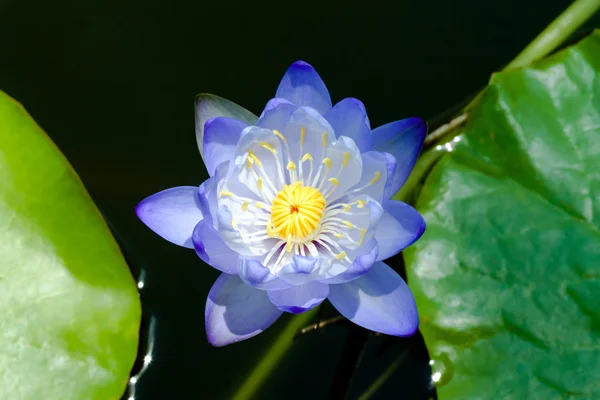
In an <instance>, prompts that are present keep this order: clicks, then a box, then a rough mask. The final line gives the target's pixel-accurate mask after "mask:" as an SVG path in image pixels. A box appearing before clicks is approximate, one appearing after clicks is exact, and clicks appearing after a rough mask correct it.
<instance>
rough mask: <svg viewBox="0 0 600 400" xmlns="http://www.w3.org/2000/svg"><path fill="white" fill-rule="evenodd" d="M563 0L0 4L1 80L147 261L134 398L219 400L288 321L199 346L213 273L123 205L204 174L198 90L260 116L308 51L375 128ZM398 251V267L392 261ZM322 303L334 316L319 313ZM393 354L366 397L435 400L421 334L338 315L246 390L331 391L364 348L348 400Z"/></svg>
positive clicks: (446, 97)
mask: <svg viewBox="0 0 600 400" xmlns="http://www.w3.org/2000/svg"><path fill="white" fill-rule="evenodd" d="M373 4H374V3H373ZM569 4H570V1H568V0H561V1H549V0H529V1H523V0H520V1H504V2H496V3H494V4H493V5H492V3H488V2H483V1H480V0H468V1H458V2H456V1H455V2H449V1H446V0H423V1H418V2H417V1H412V2H408V1H398V2H393V5H389V6H387V7H381V8H377V9H374V8H369V7H368V6H369V5H370V3H364V4H362V7H364V8H355V7H350V6H349V5H346V6H337V7H333V5H328V4H327V3H325V2H321V4H320V6H321V7H325V8H315V6H314V5H308V4H304V3H283V2H279V3H277V4H276V5H275V3H274V4H273V8H275V9H282V10H284V9H285V10H287V12H288V14H289V13H291V14H296V15H302V16H303V17H297V18H275V17H270V18H265V17H262V18H253V17H249V16H245V17H239V16H233V15H230V14H229V12H230V11H231V10H232V9H234V8H235V5H233V4H231V3H228V4H227V6H228V11H224V10H212V9H208V8H207V6H206V4H205V2H201V1H193V2H192V1H190V2H173V3H170V2H159V1H156V0H149V1H144V2H141V1H125V2H121V1H104V2H94V1H89V0H80V1H61V0H59V1H52V2H49V1H38V2H31V1H24V0H12V1H6V0H0V49H1V54H0V89H1V90H4V91H6V92H7V93H8V94H10V95H11V96H13V97H14V98H16V99H17V100H19V101H20V102H21V103H23V104H24V106H25V107H26V108H27V109H28V110H29V112H30V113H31V114H32V115H33V117H34V118H35V119H36V120H37V121H38V123H39V124H40V125H41V126H42V127H43V128H44V129H45V130H46V131H47V132H48V134H49V135H50V136H51V137H52V139H53V140H54V141H55V142H56V143H57V144H58V146H59V147H60V148H61V150H62V151H63V152H64V153H65V155H66V156H67V158H68V159H69V160H70V161H71V163H72V164H73V166H74V167H75V169H76V170H77V172H78V173H79V175H80V176H81V178H82V180H83V182H84V183H85V185H86V187H87V188H88V190H89V191H90V192H91V194H92V196H93V198H94V200H95V201H96V202H97V204H98V206H99V207H100V208H101V210H102V211H103V213H104V214H105V216H106V217H107V219H108V220H109V221H110V223H111V225H112V227H113V229H114V230H115V232H116V233H117V234H118V235H119V237H120V238H121V241H122V244H123V245H124V248H125V251H126V253H127V256H128V259H129V260H130V262H131V264H132V268H133V270H134V272H135V273H136V274H137V273H139V271H141V270H143V271H144V273H145V276H144V277H143V281H144V287H143V289H142V301H143V305H144V311H145V314H146V319H147V321H146V322H147V323H148V322H149V321H150V319H151V318H150V316H152V319H153V321H154V329H153V334H154V342H153V343H154V348H153V349H152V350H153V361H152V363H151V364H150V365H149V368H147V370H146V371H145V373H144V375H143V376H142V377H141V378H140V381H139V383H138V385H137V393H136V399H142V400H148V399H196V398H201V399H226V398H228V396H229V395H231V393H233V392H234V391H235V389H236V388H237V387H238V385H239V384H240V383H241V382H242V381H243V379H244V377H245V376H246V375H247V374H248V372H249V371H250V370H251V369H252V368H253V365H254V364H255V363H256V361H257V360H258V358H259V357H260V356H261V354H263V352H264V351H265V349H267V348H268V347H269V345H270V344H271V343H272V342H273V340H275V338H276V337H277V334H278V331H279V329H280V328H281V327H282V326H284V323H283V321H280V322H278V323H277V324H276V325H275V326H273V327H272V328H271V329H269V330H268V331H267V332H265V333H263V334H261V335H260V336H258V337H257V338H255V339H252V340H249V341H246V342H242V343H239V344H235V345H232V346H229V347H225V348H218V349H217V348H212V347H210V346H209V345H208V344H207V342H206V339H205V334H204V321H203V314H204V301H205V298H206V295H207V293H208V290H209V289H210V286H211V285H212V282H213V281H214V279H215V278H216V277H217V276H218V273H217V272H216V271H214V270H212V269H211V268H210V267H208V266H206V265H204V264H202V262H201V261H200V260H198V258H197V257H196V255H195V254H194V253H193V252H192V251H189V250H185V249H181V248H178V247H176V246H174V245H171V244H169V243H167V242H166V241H163V240H162V239H160V238H159V237H158V236H156V235H154V234H153V233H151V232H150V231H149V230H148V229H147V228H145V227H144V226H143V225H142V224H141V223H140V222H139V221H138V220H137V219H136V217H135V215H134V212H133V210H134V207H135V205H136V204H137V202H138V201H139V200H141V199H142V198H144V197H146V196H148V195H149V194H152V193H154V192H157V191H159V190H161V189H164V188H167V187H172V186H178V185H195V184H199V183H201V182H202V181H203V180H204V179H205V178H206V171H205V169H204V166H203V164H202V161H201V159H200V156H199V154H198V150H197V147H196V142H195V137H194V113H193V99H194V95H195V94H197V93H200V92H209V93H215V94H218V95H220V96H223V97H226V98H228V99H231V100H233V101H235V102H236V103H238V104H241V105H244V106H245V107H246V108H248V109H250V110H252V111H254V112H255V113H259V112H260V111H261V109H262V107H263V105H264V104H265V103H266V101H267V100H268V99H270V98H271V97H272V96H273V95H274V92H275V89H276V86H277V84H278V82H279V79H280V78H281V76H282V74H283V72H284V71H285V69H286V68H287V66H288V65H289V64H290V63H291V62H293V61H295V60H297V59H303V60H305V61H308V62H310V63H311V64H313V65H314V66H315V67H316V68H317V70H318V71H319V72H320V74H321V76H322V77H323V78H324V80H325V82H326V84H327V85H328V87H329V89H330V92H331V93H332V98H333V100H334V102H335V101H338V100H340V99H342V98H344V97H348V96H352V97H358V98H360V99H361V100H363V102H364V103H365V105H366V107H367V111H368V112H369V117H370V119H371V123H372V125H373V126H378V125H381V124H383V123H386V122H390V121H393V120H396V119H400V118H405V117H409V116H415V115H418V116H422V117H425V118H430V117H433V116H435V115H436V114H438V113H440V112H442V111H443V110H445V109H447V108H448V107H450V106H452V105H453V104H455V103H456V102H457V101H460V100H461V99H463V98H464V97H466V96H468V95H470V94H472V93H473V92H475V91H476V90H478V89H479V88H480V87H482V86H483V85H485V83H486V82H487V80H488V78H489V75H490V73H491V72H492V71H495V70H498V69H499V68H501V66H502V65H503V64H505V63H507V62H508V61H509V60H510V59H511V58H512V57H514V56H515V55H516V54H517V53H518V52H519V51H520V50H521V49H522V48H523V47H524V46H525V45H526V44H527V43H528V42H529V41H530V40H531V39H532V38H533V37H534V36H535V35H536V34H537V33H538V32H540V31H541V30H542V29H543V28H544V27H545V26H546V25H547V24H548V23H549V22H550V21H551V20H552V19H553V18H554V17H555V16H557V15H558V14H559V13H560V12H561V11H562V10H563V9H564V8H565V7H567V6H568V5H569ZM245 7H248V6H247V5H246V6H245ZM326 7H329V9H327V8H326ZM250 13H251V10H244V14H246V15H250ZM254 13H257V14H258V13H260V12H259V11H258V10H256V11H254V12H252V14H254ZM263 15H274V12H273V10H270V11H268V14H265V13H263ZM599 22H600V20H598V19H596V20H595V23H596V24H598V23H599ZM591 25H593V23H590V24H588V27H589V26H591ZM393 263H394V265H395V266H396V267H397V268H401V259H400V258H397V259H395V260H394V261H393ZM324 314H325V316H327V315H335V314H334V312H333V310H332V309H331V307H329V308H326V309H325V311H324ZM365 340H366V343H367V344H366V347H365V348H364V350H362V349H363V346H362V345H363V343H364V342H365ZM144 346H145V344H144ZM406 349H410V350H409V352H408V353H404V352H405V351H406ZM141 353H142V354H143V353H144V351H142V352H141ZM401 354H404V355H405V357H406V358H405V362H404V363H403V364H402V365H401V366H400V368H399V369H398V370H397V371H396V373H394V374H393V375H392V377H391V378H390V379H389V381H388V383H387V384H386V385H384V386H383V387H382V389H381V390H380V391H379V392H378V394H377V395H376V396H374V397H373V398H377V399H400V398H402V399H428V398H431V397H433V396H434V395H435V392H434V390H433V389H432V386H431V378H430V376H431V371H430V369H429V364H428V356H427V351H426V349H425V347H424V346H423V343H422V339H421V338H420V336H416V337H415V338H412V339H403V340H401V339H395V340H390V339H389V338H386V337H382V336H378V337H375V336H370V335H367V334H365V332H364V331H362V330H360V329H355V328H348V325H346V324H338V325H335V326H333V327H330V328H326V329H323V330H322V331H320V332H318V333H315V334H311V335H306V336H303V337H300V338H298V339H297V340H296V342H295V344H294V345H293V347H292V349H291V350H290V351H289V353H288V354H287V356H286V357H285V358H284V360H283V362H282V364H281V367H280V368H278V369H277V370H276V371H275V372H274V373H273V376H272V377H270V379H269V380H268V381H267V382H266V385H265V386H264V388H263V390H262V391H261V392H260V393H259V395H258V396H257V398H261V399H263V398H269V399H271V398H273V399H283V398H285V399H325V398H328V397H329V396H330V393H333V396H331V397H332V398H341V397H342V396H343V392H344V390H345V386H344V385H345V383H344V382H347V378H348V376H349V375H348V374H349V373H350V374H351V373H352V371H353V369H354V364H353V361H352V360H354V359H356V357H358V356H360V357H359V358H360V364H359V367H358V369H357V370H356V374H355V377H354V380H353V384H352V386H351V387H350V395H349V398H356V397H357V395H358V394H360V393H361V392H362V391H363V390H364V389H365V388H366V387H367V386H368V385H369V384H370V382H372V381H373V380H374V379H375V378H376V377H377V376H378V375H379V374H380V373H381V371H383V370H384V369H385V367H386V366H387V365H388V364H389V363H391V362H393V361H394V360H395V359H396V358H397V357H399V356H400V355H401ZM340 359H342V360H343V361H342V362H341V363H340V362H339V360H340ZM348 360H350V361H352V363H348V362H347V361H348ZM140 365H141V362H138V367H139V366H140ZM340 365H341V367H340ZM346 386H347V385H346ZM332 387H333V390H332V389H331V388H332Z"/></svg>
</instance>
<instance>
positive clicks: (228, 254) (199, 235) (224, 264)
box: [192, 220, 239, 274]
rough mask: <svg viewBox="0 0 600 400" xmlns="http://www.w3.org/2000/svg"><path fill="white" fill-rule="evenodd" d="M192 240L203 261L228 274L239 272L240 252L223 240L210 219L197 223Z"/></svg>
mask: <svg viewBox="0 0 600 400" xmlns="http://www.w3.org/2000/svg"><path fill="white" fill-rule="evenodd" d="M192 242H193V243H194V250H196V254H198V257H200V259H201V260H202V261H204V262H205V263H207V264H208V265H210V266H211V267H213V268H216V269H218V270H219V271H223V272H225V273H227V274H237V260H238V257H239V254H238V253H236V252H235V251H233V250H231V249H230V248H229V246H227V244H225V242H223V240H222V239H221V238H220V237H219V235H218V233H217V231H215V228H214V227H213V226H212V225H211V223H210V222H209V221H207V220H202V221H200V222H199V223H198V225H196V228H194V234H193V235H192Z"/></svg>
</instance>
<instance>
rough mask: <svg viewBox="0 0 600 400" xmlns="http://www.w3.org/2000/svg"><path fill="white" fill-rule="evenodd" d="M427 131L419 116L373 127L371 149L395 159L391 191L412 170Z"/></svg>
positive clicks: (397, 188)
mask: <svg viewBox="0 0 600 400" xmlns="http://www.w3.org/2000/svg"><path fill="white" fill-rule="evenodd" d="M426 133H427V123H426V122H425V121H423V120H422V119H421V118H408V119H403V120H401V121H396V122H391V123H389V124H386V125H383V126H380V127H379V128H377V129H374V130H373V132H372V136H373V150H376V151H385V152H387V153H390V154H391V155H393V156H394V158H395V159H396V164H397V165H396V175H395V176H394V179H393V181H392V185H391V192H392V193H396V192H397V191H398V190H400V188H401V187H402V185H403V184H404V182H405V181H406V178H408V175H409V174H410V172H411V171H412V169H413V167H414V165H415V162H416V161H417V157H418V156H419V153H420V152H421V147H422V146H423V140H425V134H426Z"/></svg>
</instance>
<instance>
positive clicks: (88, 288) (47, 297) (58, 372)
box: [0, 92, 140, 400]
mask: <svg viewBox="0 0 600 400" xmlns="http://www.w3.org/2000/svg"><path fill="white" fill-rule="evenodd" d="M82 134H85V132H82ZM0 305H1V307H0V398H1V399H14V400H30V399H31V400H34V399H36V400H37V399H43V400H67V399H77V400H79V399H82V400H83V399H86V400H87V399H98V400H106V399H118V398H120V397H121V395H122V393H123V391H124V388H125V385H126V383H127V379H128V377H129V372H130V369H131V367H132V365H133V362H134V360H135V356H136V352H137V341H138V330H139V322H140V303H139V298H138V294H137V290H136V286H135V282H134V280H133V279H132V277H131V275H130V272H129V268H128V266H127V264H126V263H125V261H124V259H123V256H122V255H121V252H120V250H119V247H118V246H117V244H116V242H115V240H114V239H113V237H112V235H111V233H110V230H109V229H108V227H107V226H106V224H105V223H104V220H103V219H102V217H101V215H100V213H99V212H98V210H97V209H96V207H95V205H94V203H93V202H92V200H91V198H90V197H89V195H88V194H87V192H86V190H85V188H84V187H83V185H82V184H81V182H80V180H79V178H78V177H77V175H76V174H75V172H74V171H73V169H72V168H71V166H70V165H69V163H68V162H67V160H66V159H65V158H64V156H63V155H62V154H61V153H60V151H59V150H58V149H57V148H56V146H55V145H54V144H53V143H52V141H51V140H50V139H49V138H48V137H47V136H46V134H45V133H44V132H43V131H42V130H41V129H40V127H39V126H38V125H37V124H36V123H35V122H34V121H33V120H32V119H31V117H30V116H29V115H28V114H27V112H26V111H25V110H24V109H23V108H22V107H21V106H20V105H19V104H18V103H17V102H15V101H14V100H13V99H11V98H10V97H9V96H7V95H6V94H5V93H3V92H0Z"/></svg>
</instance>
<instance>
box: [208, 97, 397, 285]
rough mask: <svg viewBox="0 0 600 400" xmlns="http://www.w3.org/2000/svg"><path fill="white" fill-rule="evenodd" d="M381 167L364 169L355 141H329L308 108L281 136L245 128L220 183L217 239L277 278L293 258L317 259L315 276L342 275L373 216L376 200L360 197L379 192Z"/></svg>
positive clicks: (373, 163) (372, 164)
mask: <svg viewBox="0 0 600 400" xmlns="http://www.w3.org/2000/svg"><path fill="white" fill-rule="evenodd" d="M379 161H380V160H378V159H376V157H375V158H374V159H373V160H371V159H369V162H368V164H367V165H365V166H363V160H362V157H361V155H360V151H359V150H358V148H357V147H356V144H355V143H354V141H353V140H352V139H350V138H347V137H340V138H338V139H337V140H335V133H334V132H333V130H332V128H331V126H330V125H329V124H328V123H327V121H325V119H324V118H322V117H321V116H320V115H319V114H318V113H317V112H316V111H314V110H311V109H308V108H299V109H298V110H296V111H295V112H294V114H293V115H292V117H291V119H290V122H289V123H288V124H287V125H286V127H285V129H284V131H283V132H280V131H277V130H275V131H272V130H268V129H262V128H259V127H248V128H246V129H245V130H244V133H243V135H242V138H241V140H240V143H239V144H238V147H237V149H236V156H235V163H234V165H232V166H230V173H229V175H228V176H227V177H226V178H224V179H223V180H222V181H221V182H220V184H219V193H218V195H219V199H218V205H219V210H220V211H219V225H220V226H219V232H220V233H221V236H222V237H223V239H224V240H225V242H226V243H227V244H228V245H229V246H230V247H231V248H232V249H233V250H235V251H237V252H239V253H240V254H243V255H251V256H256V257H258V258H257V259H258V260H259V261H260V262H261V263H262V264H263V265H265V266H266V267H268V268H269V269H270V270H271V272H272V273H275V274H277V273H278V272H280V271H282V269H283V268H284V267H286V266H288V265H290V264H292V263H293V257H294V256H295V255H300V256H305V257H315V258H318V260H319V261H318V271H317V272H316V276H318V277H321V278H322V277H324V276H331V275H332V274H338V273H340V272H343V270H345V269H346V268H348V267H349V266H350V265H351V264H352V262H353V261H354V258H355V257H356V256H357V255H358V254H359V253H360V251H359V250H360V249H361V248H362V247H363V245H364V244H365V243H366V241H368V240H370V239H371V237H372V235H373V233H372V232H373V229H372V227H373V224H374V223H376V220H377V219H378V217H379V216H378V215H374V214H373V213H372V211H371V209H372V207H369V202H373V201H374V200H372V199H371V198H370V197H368V196H365V195H364V194H362V192H365V193H368V194H370V195H371V194H376V193H378V192H382V191H383V186H384V184H385V179H386V170H385V168H386V166H385V162H383V163H382V162H379ZM384 161H385V160H384ZM363 173H366V174H372V175H373V176H372V177H369V176H366V177H365V176H364V175H363ZM381 181H383V183H382V182H381ZM315 189H316V190H315ZM319 199H320V200H319ZM377 207H379V208H380V206H379V205H378V204H377ZM288 208H289V209H288ZM373 209H377V208H376V207H375V208H373ZM376 214H377V213H376ZM379 215H380V214H379ZM227 225H230V226H227ZM333 266H335V268H333ZM332 268H333V269H335V271H331V269H332Z"/></svg>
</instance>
